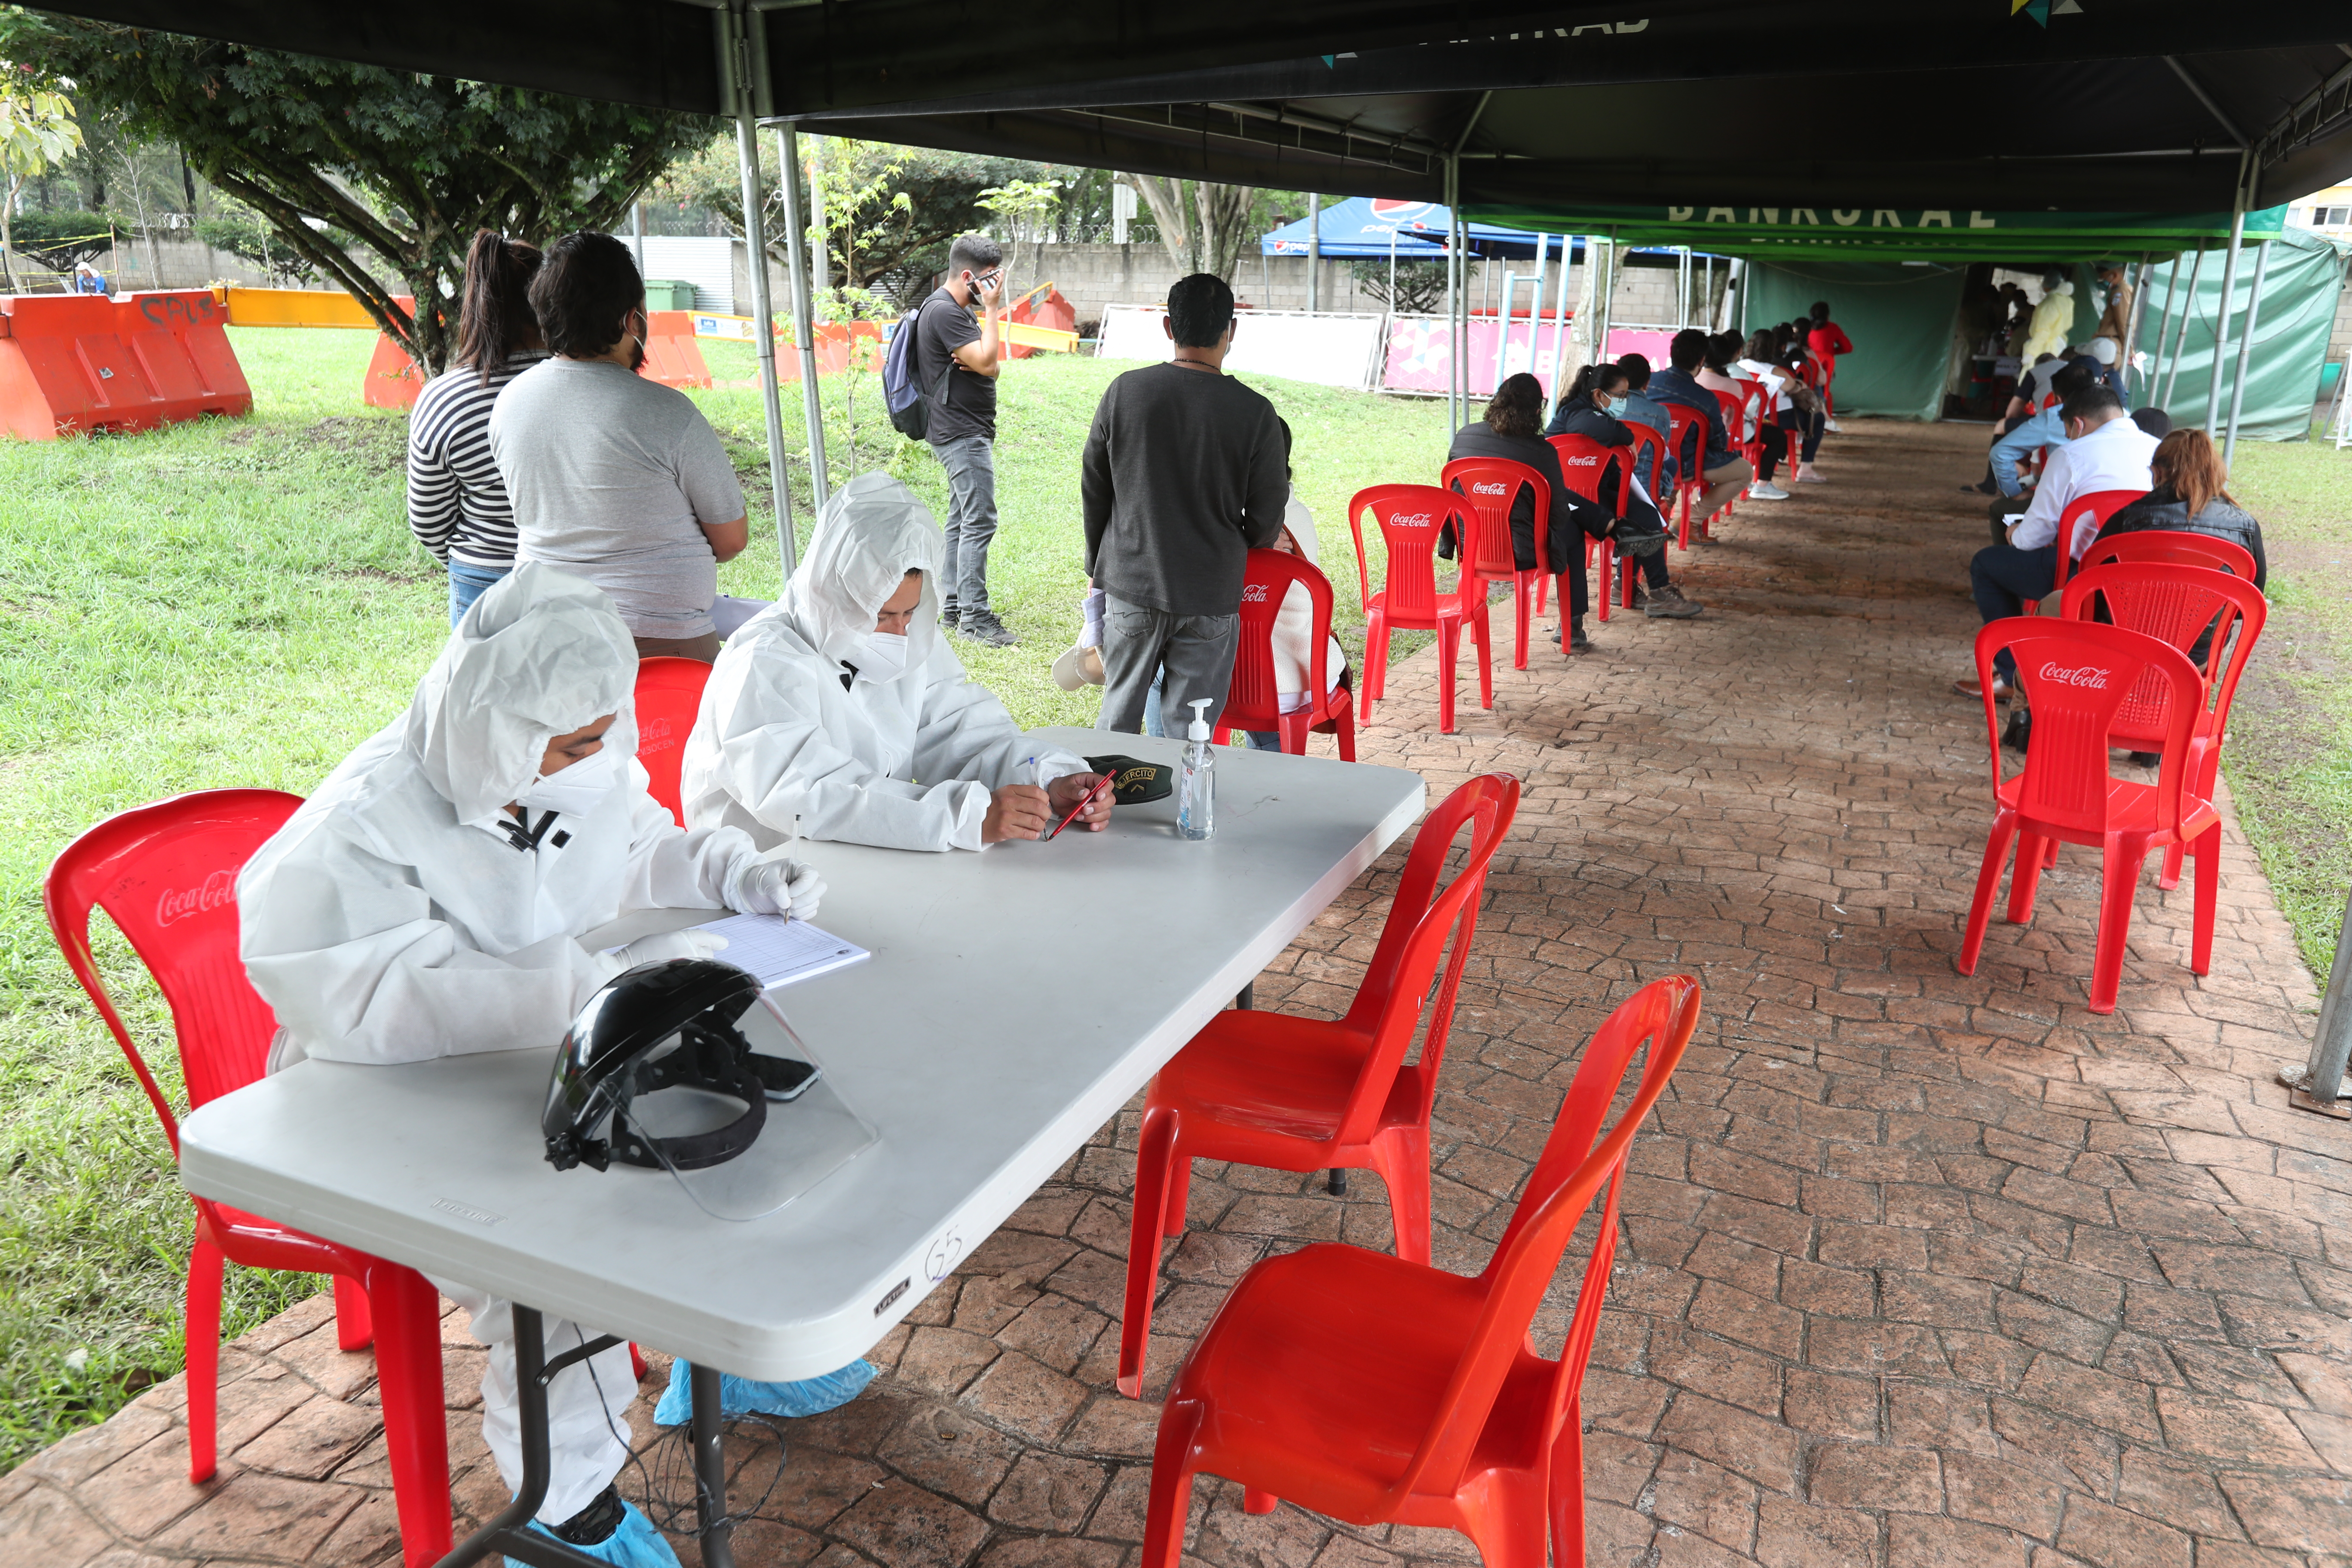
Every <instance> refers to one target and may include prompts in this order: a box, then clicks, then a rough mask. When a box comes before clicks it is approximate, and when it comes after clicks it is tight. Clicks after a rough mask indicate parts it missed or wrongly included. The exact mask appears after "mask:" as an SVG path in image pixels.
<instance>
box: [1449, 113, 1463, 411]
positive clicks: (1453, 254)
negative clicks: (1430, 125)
mask: <svg viewBox="0 0 2352 1568" xmlns="http://www.w3.org/2000/svg"><path fill="white" fill-rule="evenodd" d="M1461 172H1462V170H1461V164H1460V163H1459V162H1458V161H1457V160H1456V159H1454V157H1452V156H1451V155H1449V156H1448V157H1447V158H1446V160H1445V418H1446V423H1447V424H1448V425H1449V426H1451V427H1452V428H1453V430H1454V431H1459V430H1460V429H1461V428H1462V334H1461V331H1460V328H1461V324H1462V208H1461V200H1462V187H1461V184H1460V176H1461Z"/></svg>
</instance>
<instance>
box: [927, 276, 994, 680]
mask: <svg viewBox="0 0 2352 1568" xmlns="http://www.w3.org/2000/svg"><path fill="white" fill-rule="evenodd" d="M975 307H977V319H975V310H974V308H975ZM1003 318H1004V252H1003V248H1002V247H999V246H998V245H997V243H996V241H994V240H992V239H988V238H984V237H982V236H980V235H976V234H967V235H965V236H964V237H962V238H961V239H959V240H957V241H956V242H955V244H954V245H952V246H950V247H949V249H948V274H947V281H946V282H945V283H944V284H942V285H941V286H940V288H939V289H937V290H936V291H934V292H933V293H932V295H931V297H930V298H929V299H928V300H924V301H923V305H922V310H921V312H920V313H919V315H917V316H916V318H915V377H916V384H917V385H919V386H920V387H921V388H922V389H923V392H924V394H925V395H927V396H928V395H930V392H931V389H932V388H933V387H938V388H939V395H937V396H936V397H934V398H932V401H931V410H930V426H929V430H928V431H927V432H926V433H925V439H927V440H929V442H930V444H931V450H932V451H933V452H935V453H936V454H938V456H939V459H940V466H941V467H942V468H946V469H947V471H948V527H947V559H946V560H945V561H944V562H942V563H941V565H940V625H941V626H945V627H946V628H947V629H948V630H950V631H952V632H960V633H961V634H962V635H963V636H965V637H970V638H971V639H972V640H973V641H975V642H984V643H987V644H989V645H990V646H992V647H1013V644H1014V638H1013V634H1012V633H1011V632H1009V631H1006V630H1005V629H1004V623H1003V622H1002V621H1000V620H998V619H997V618H996V614H995V612H994V611H992V610H991V609H990V608H989V607H988V542H989V541H990V540H992V539H993V538H995V537H996V375H997V372H998V371H999V370H1001V369H1003V353H1002V352H1001V348H1000V345H999V342H998V337H997V329H998V324H999V323H1000V322H1001V321H1003ZM942 375H944V376H946V378H947V379H946V382H945V384H941V382H940V377H941V376H942Z"/></svg>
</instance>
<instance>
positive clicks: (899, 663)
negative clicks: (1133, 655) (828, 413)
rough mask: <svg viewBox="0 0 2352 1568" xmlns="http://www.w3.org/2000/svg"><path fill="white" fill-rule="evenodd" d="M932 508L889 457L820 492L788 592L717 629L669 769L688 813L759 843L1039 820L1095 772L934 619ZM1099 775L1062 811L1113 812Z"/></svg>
mask: <svg viewBox="0 0 2352 1568" xmlns="http://www.w3.org/2000/svg"><path fill="white" fill-rule="evenodd" d="M943 553H944V550H943V542H942V540H941V537H940V525H939V524H938V523H936V522H934V521H932V520H931V514H930V512H929V510H927V509H926V508H925V507H924V505H923V503H922V502H921V501H919V500H916V499H915V496H914V494H913V492H912V491H910V490H908V489H907V487H906V486H905V485H902V484H900V483H899V482H898V480H896V479H892V478H890V477H889V476H888V475H887V474H883V473H869V474H861V475H859V476H858V477H857V478H856V479H852V480H851V481H850V482H849V483H848V484H847V485H846V486H845V487H844V488H843V489H841V490H840V491H839V492H837V493H836V494H835V496H834V498H833V499H832V500H830V501H828V502H826V503H825V508H824V513H823V515H822V516H820V517H819V518H818V520H817V527H816V534H815V537H814V538H813V539H812V540H811V541H810V542H809V552H808V559H807V560H806V561H804V562H803V563H801V567H800V570H798V571H797V572H795V573H793V580H792V582H791V583H790V584H788V585H787V587H786V588H785V591H784V597H783V598H782V601H780V602H779V603H777V604H776V605H773V606H772V607H770V608H769V609H766V610H763V611H761V613H760V614H759V615H757V616H753V617H752V618H751V620H749V621H747V622H745V623H744V625H743V626H742V627H741V629H740V630H739V631H737V632H736V634H735V635H734V636H733V637H730V638H729V639H728V643H727V647H726V648H725V650H724V651H722V652H721V653H720V654H719V662H718V664H717V665H716V666H715V667H714V668H712V670H711V672H710V682H709V685H708V686H706V687H704V688H703V693H702V708H701V711H700V712H699V714H698V716H697V717H696V719H695V724H694V732H693V733H692V734H691V735H690V736H688V739H687V742H686V755H685V759H684V763H683V766H682V769H681V773H680V778H679V795H680V797H681V799H682V800H683V802H684V804H685V807H686V820H687V821H688V822H689V823H691V824H693V825H694V826H696V827H698V828H709V827H719V826H727V827H740V828H741V829H743V830H744V831H745V832H747V833H749V834H750V835H751V837H752V839H753V840H754V841H755V842H757V843H758V844H760V845H761V847H770V846H777V845H784V844H789V843H791V842H792V841H793V838H794V837H796V836H797V835H805V836H807V837H811V838H834V839H844V840H846V841H848V842H850V843H853V844H873V845H878V846H880V847H884V848H887V849H980V848H983V847H986V846H988V845H991V844H995V843H998V842H1001V841H1002V840H1004V839H1007V838H1035V837H1038V836H1039V835H1040V834H1041V833H1043V832H1045V831H1046V830H1047V829H1048V828H1050V827H1051V826H1053V825H1054V824H1055V822H1058V821H1060V820H1061V818H1062V817H1063V816H1066V814H1068V813H1069V812H1070V810H1071V809H1072V808H1074V807H1076V805H1078V804H1079V802H1080V801H1082V800H1085V799H1086V796H1087V792H1088V791H1089V790H1091V789H1093V788H1094V786H1095V784H1096V783H1097V780H1098V778H1099V775H1098V774H1096V773H1092V772H1089V771H1088V770H1087V764H1086V763H1085V761H1084V760H1083V759H1081V758H1079V757H1077V756H1076V755H1073V754H1072V753H1071V752H1066V751H1064V750H1062V749H1061V748H1060V747H1058V746H1052V745H1046V744H1044V743H1042V742H1036V741H1033V740H1031V739H1029V738H1028V737H1027V736H1026V735H1024V734H1023V733H1022V731H1021V727H1020V726H1019V725H1018V724H1016V723H1014V722H1013V715H1012V714H1010V713H1008V712H1006V711H1005V710H1004V704H1003V703H1002V702H1000V701H998V700H996V697H995V695H994V694H993V693H992V692H991V691H990V690H989V689H987V688H986V687H983V686H979V685H976V684H974V683H973V682H972V681H971V679H968V678H967V677H966V676H965V674H964V668H963V664H962V662H961V660H959V659H958V658H956V656H955V653H954V650H952V649H951V648H950V647H948V644H947V639H946V638H944V637H941V636H940V597H939V590H938V587H937V585H936V582H937V578H938V576H939V569H940V559H941V556H942V554H943ZM1110 806H1111V803H1110V795H1109V792H1108V790H1106V791H1104V792H1103V794H1102V795H1101V796H1100V797H1099V798H1098V799H1097V800H1095V801H1094V802H1092V803H1091V804H1089V805H1087V807H1086V809H1085V810H1084V811H1083V812H1082V813H1080V815H1079V816H1078V817H1077V818H1076V821H1075V822H1073V824H1072V826H1077V827H1088V828H1093V829H1095V830H1097V831H1099V830H1100V829H1101V828H1102V827H1104V826H1106V825H1107V824H1108V822H1109V820H1110Z"/></svg>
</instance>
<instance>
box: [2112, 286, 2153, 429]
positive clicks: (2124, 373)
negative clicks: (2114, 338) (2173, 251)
mask: <svg viewBox="0 0 2352 1568" xmlns="http://www.w3.org/2000/svg"><path fill="white" fill-rule="evenodd" d="M2155 270H2156V264H2155V263H2154V262H2152V261H2150V260H2148V258H2147V252H2145V251H2143V252H2141V253H2140V258H2139V277H2138V279H2137V282H2136V283H2135V284H2134V286H2133V288H2132V308H2131V310H2129V311H2128V312H2126V315H2125V317H2124V341H2123V342H2119V343H2117V344H2116V376H2117V379H2118V381H2119V382H2120V384H2121V385H2122V386H2123V389H2124V406H2125V407H2126V408H2129V407H2130V406H2131V389H2132V349H2133V346H2134V345H2135V344H2137V342H2139V324H2140V318H2141V317H2143V316H2145V315H2147V279H2148V276H2149V274H2151V273H2153V272H2154V271H2155Z"/></svg>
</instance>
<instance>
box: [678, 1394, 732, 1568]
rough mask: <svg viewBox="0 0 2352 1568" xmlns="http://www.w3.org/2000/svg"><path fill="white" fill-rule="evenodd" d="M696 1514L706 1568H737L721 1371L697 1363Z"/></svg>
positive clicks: (695, 1412)
mask: <svg viewBox="0 0 2352 1568" xmlns="http://www.w3.org/2000/svg"><path fill="white" fill-rule="evenodd" d="M688 1393H689V1394H692V1395H693V1398H694V1511H695V1514H696V1516H697V1519H698V1522H699V1523H700V1525H701V1529H700V1531H698V1533H699V1534H700V1536H701V1539H702V1568H735V1542H734V1535H735V1526H734V1525H733V1524H732V1523H730V1521H729V1520H728V1518H727V1452H726V1440H725V1438H724V1437H722V1436H720V1434H719V1369H718V1368H717V1367H715V1366H705V1365H703V1364H702V1363H700V1362H696V1363H694V1375H693V1378H692V1380H691V1381H690V1383H689V1384H688Z"/></svg>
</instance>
